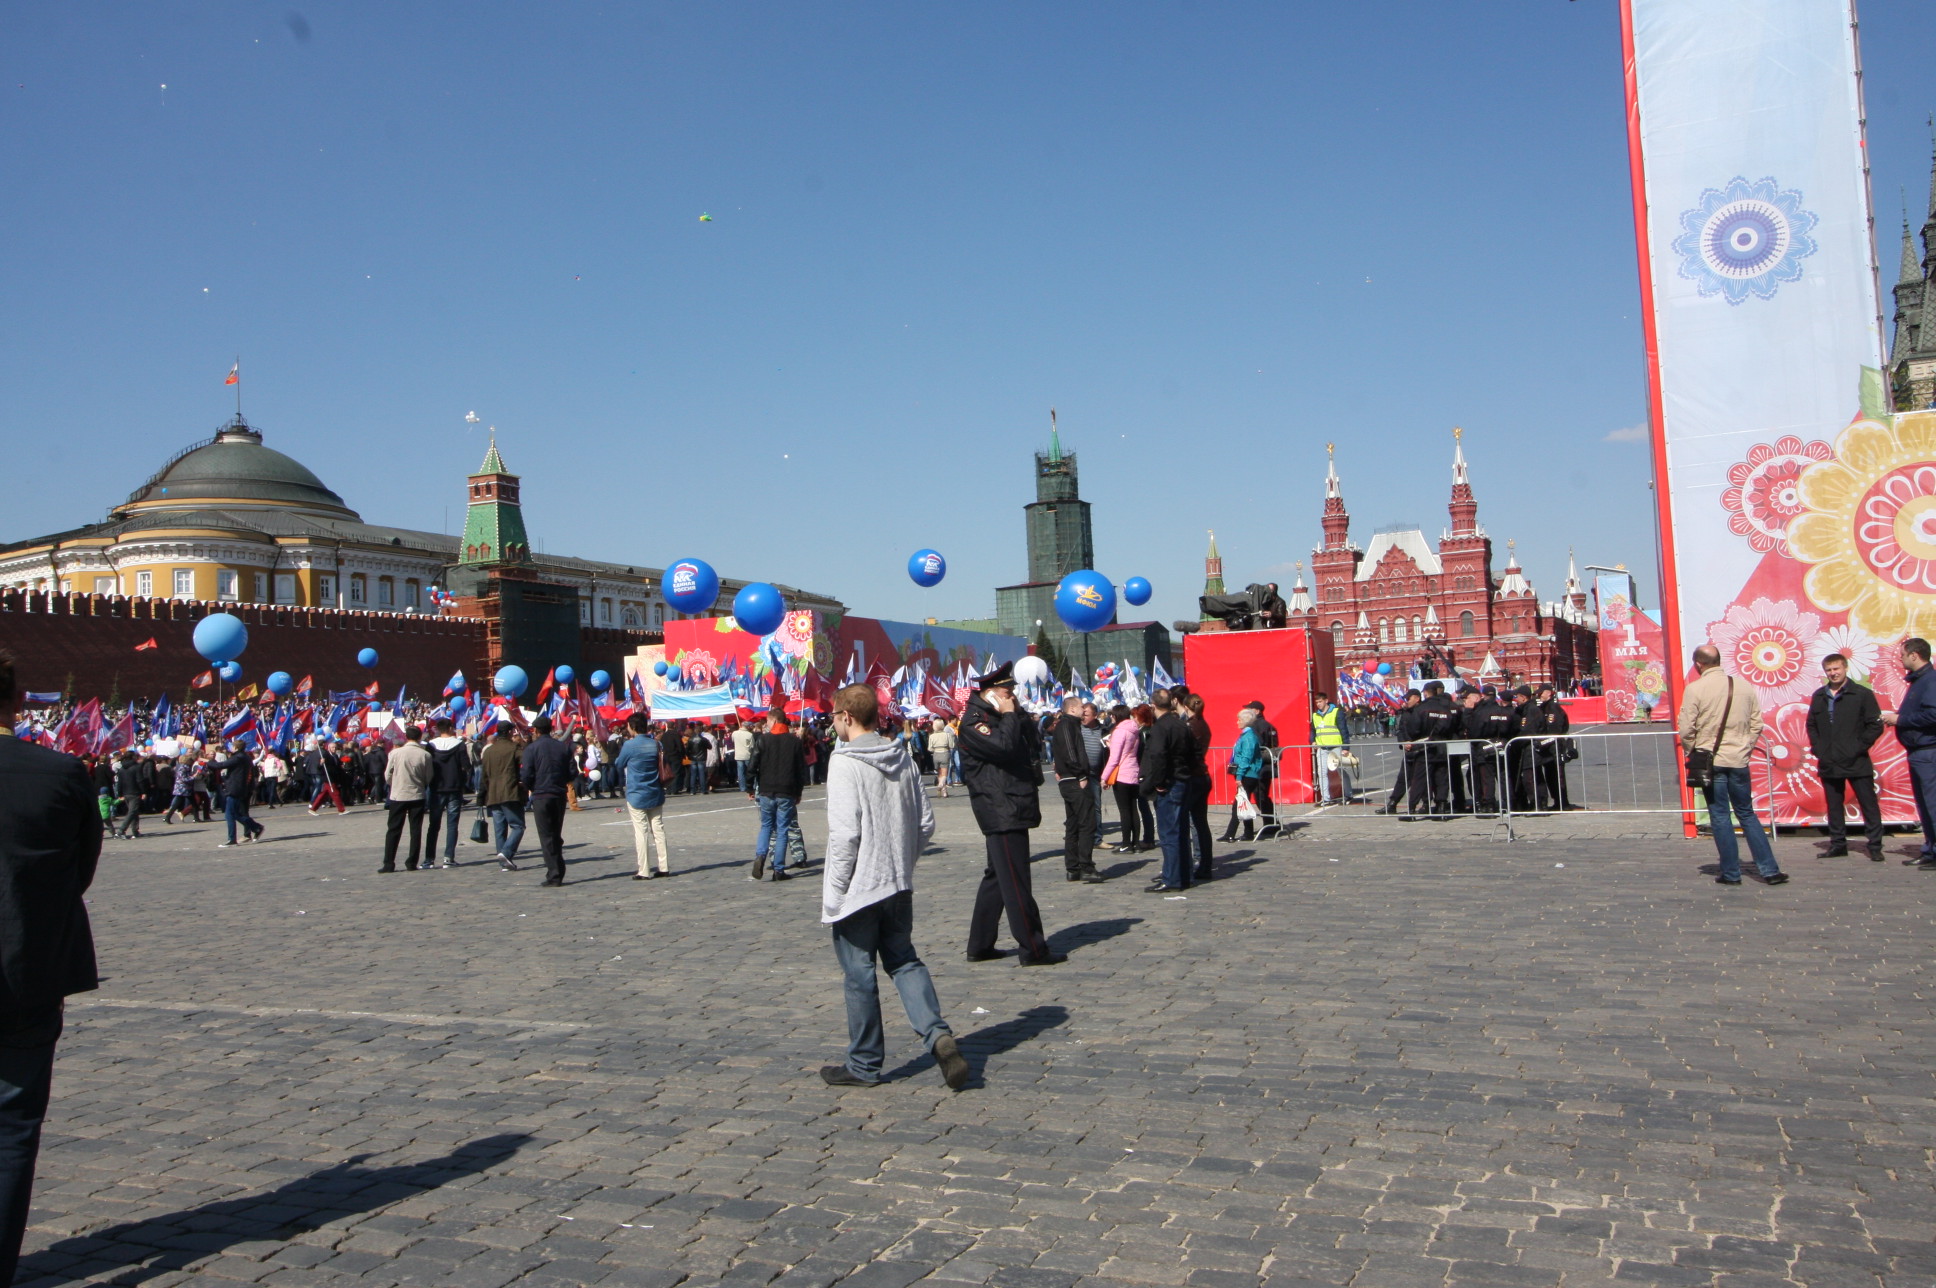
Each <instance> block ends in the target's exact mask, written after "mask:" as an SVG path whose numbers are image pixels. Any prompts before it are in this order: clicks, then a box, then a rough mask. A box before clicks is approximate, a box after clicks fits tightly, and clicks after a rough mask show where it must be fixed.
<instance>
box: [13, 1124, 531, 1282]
mask: <svg viewBox="0 0 1936 1288" xmlns="http://www.w3.org/2000/svg"><path fill="white" fill-rule="evenodd" d="M533 1139H534V1138H533V1137H532V1136H531V1135H530V1134H529V1133H527V1132H509V1133H506V1134H504V1135H500V1136H486V1137H483V1138H481V1139H479V1140H474V1141H472V1142H470V1143H469V1144H467V1145H460V1146H458V1147H457V1148H456V1149H455V1150H453V1151H452V1152H450V1153H449V1154H446V1155H444V1156H443V1157H442V1158H432V1159H428V1160H426V1161H424V1162H421V1163H408V1164H399V1165H397V1166H394V1167H363V1166H361V1165H360V1164H361V1163H362V1162H363V1160H364V1159H366V1158H368V1157H369V1155H367V1154H359V1155H357V1156H356V1157H355V1158H351V1159H349V1160H347V1161H345V1162H342V1163H338V1164H336V1165H335V1166H334V1167H326V1168H324V1169H323V1170H322V1171H320V1172H312V1173H310V1174H309V1175H308V1176H304V1177H301V1178H299V1179H297V1180H293V1181H290V1182H289V1183H288V1184H286V1185H281V1186H278V1187H277V1188H275V1189H273V1190H270V1191H268V1192H266V1193H263V1194H251V1195H249V1196H247V1197H245V1198H234V1199H223V1200H222V1201H221V1202H219V1203H208V1204H204V1205H203V1206H201V1207H198V1208H190V1209H188V1210H187V1211H184V1212H171V1213H169V1214H168V1215H166V1216H158V1217H153V1218H151V1219H149V1220H146V1221H136V1222H130V1223H128V1224H125V1225H113V1226H108V1227H107V1228H106V1229H102V1230H96V1231H95V1232H94V1233H92V1234H85V1235H79V1236H77V1237H75V1238H72V1239H62V1240H61V1241H60V1242H59V1243H56V1244H54V1245H52V1246H51V1247H47V1248H43V1249H41V1250H40V1251H38V1252H35V1253H33V1254H31V1255H29V1256H25V1257H22V1258H21V1259H20V1269H19V1273H18V1277H17V1279H16V1282H18V1283H22V1284H26V1283H34V1284H63V1283H72V1282H75V1281H77V1280H80V1279H87V1278H91V1277H94V1276H98V1275H104V1274H109V1273H114V1272H117V1271H118V1273H114V1282H115V1283H117V1284H138V1283H142V1282H145V1281H146V1280H149V1279H154V1278H158V1277H160V1276H162V1275H167V1274H173V1273H175V1272H177V1271H180V1270H184V1269H186V1268H187V1267H188V1266H189V1265H190V1264H192V1263H193V1262H196V1261H200V1260H202V1259H203V1258H205V1257H207V1256H210V1255H211V1254H213V1253H217V1252H221V1251H223V1250H225V1249H227V1248H231V1247H234V1246H235V1245H236V1244H238V1243H250V1242H254V1241H258V1240H262V1239H287V1238H289V1237H290V1236H291V1235H296V1234H302V1233H306V1232H307V1231H310V1230H315V1229H319V1228H321V1227H322V1226H324V1225H326V1224H328V1223H329V1222H331V1221H335V1220H338V1219H340V1218H342V1217H345V1216H352V1215H354V1214H356V1213H358V1212H373V1211H375V1210H376V1209H377V1208H380V1207H384V1206H386V1205H388V1204H391V1203H395V1202H397V1201H398V1200H399V1199H407V1198H411V1197H413V1196H415V1195H418V1194H422V1193H424V1192H426V1191H428V1190H434V1189H436V1188H437V1187H438V1186H440V1185H444V1184H446V1183H448V1182H450V1181H454V1180H456V1179H457V1178H458V1177H460V1176H470V1175H473V1174H475V1173H477V1172H482V1171H486V1170H488V1169H490V1168H493V1167H496V1166H497V1165H498V1164H500V1163H503V1162H505V1161H506V1160H508V1159H509V1158H510V1157H511V1156H512V1155H514V1154H516V1153H517V1152H518V1151H519V1150H520V1149H522V1148H523V1147H524V1146H525V1145H527V1144H528V1143H530V1142H531V1141H532V1140H533Z"/></svg>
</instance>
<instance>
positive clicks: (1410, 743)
mask: <svg viewBox="0 0 1936 1288" xmlns="http://www.w3.org/2000/svg"><path fill="white" fill-rule="evenodd" d="M1409 728H1410V734H1409V736H1408V737H1406V746H1405V768H1406V770H1407V777H1408V778H1409V779H1410V781H1411V789H1410V799H1409V800H1408V801H1407V802H1406V809H1407V811H1408V812H1409V813H1410V814H1412V815H1414V816H1416V815H1419V814H1423V813H1425V811H1426V802H1427V797H1428V794H1429V797H1430V809H1431V812H1432V813H1433V814H1434V815H1435V816H1438V817H1444V816H1446V815H1449V814H1450V813H1451V812H1452V802H1451V797H1450V789H1451V765H1450V763H1449V762H1448V760H1447V757H1446V752H1447V751H1448V748H1446V747H1445V746H1444V745H1443V744H1444V743H1447V742H1450V741H1451V740H1452V739H1454V738H1456V737H1458V735H1459V729H1460V719H1459V708H1458V704H1457V703H1455V702H1453V701H1452V699H1451V698H1449V697H1447V696H1446V693H1445V685H1443V684H1442V683H1440V682H1439V681H1437V680H1427V681H1426V682H1425V693H1424V696H1422V697H1421V698H1420V699H1419V702H1418V705H1417V706H1416V707H1413V708H1412V711H1411V724H1410V726H1409ZM1401 736H1404V735H1401ZM1414 755H1416V756H1417V757H1418V760H1417V762H1414V761H1413V759H1412V758H1413V756H1414ZM1420 771H1422V772H1420Z"/></svg>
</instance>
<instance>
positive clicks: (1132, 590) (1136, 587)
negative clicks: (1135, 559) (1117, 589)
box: [1123, 577, 1150, 608]
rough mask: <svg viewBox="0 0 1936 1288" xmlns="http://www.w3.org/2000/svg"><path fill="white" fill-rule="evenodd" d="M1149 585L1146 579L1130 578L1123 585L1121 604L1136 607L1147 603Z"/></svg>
mask: <svg viewBox="0 0 1936 1288" xmlns="http://www.w3.org/2000/svg"><path fill="white" fill-rule="evenodd" d="M1149 598H1150V584H1149V578H1147V577H1131V578H1130V579H1129V580H1128V581H1126V582H1124V583H1123V602H1124V603H1126V604H1131V605H1134V606H1136V607H1139V608H1140V607H1141V606H1143V605H1144V604H1147V603H1149Z"/></svg>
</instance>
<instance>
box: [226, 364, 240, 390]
mask: <svg viewBox="0 0 1936 1288" xmlns="http://www.w3.org/2000/svg"><path fill="white" fill-rule="evenodd" d="M222 383H223V384H225V385H239V384H241V383H242V364H241V363H239V362H238V363H236V364H235V365H234V366H233V367H230V368H229V378H228V379H227V380H224V381H223V382H222Z"/></svg>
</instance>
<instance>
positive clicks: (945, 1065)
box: [934, 1033, 969, 1091]
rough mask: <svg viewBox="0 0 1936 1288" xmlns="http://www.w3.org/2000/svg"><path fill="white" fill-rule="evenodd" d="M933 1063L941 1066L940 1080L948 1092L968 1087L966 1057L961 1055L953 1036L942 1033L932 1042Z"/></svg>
mask: <svg viewBox="0 0 1936 1288" xmlns="http://www.w3.org/2000/svg"><path fill="white" fill-rule="evenodd" d="M934 1062H935V1063H936V1064H938V1065H940V1066H941V1080H942V1081H943V1082H945V1083H947V1084H948V1090H950V1091H960V1090H961V1089H962V1088H963V1087H965V1086H967V1085H968V1075H969V1068H968V1057H966V1056H964V1055H962V1054H961V1048H960V1047H959V1046H958V1045H956V1043H955V1035H954V1034H952V1033H943V1034H942V1035H941V1036H940V1037H938V1038H936V1039H935V1040H934Z"/></svg>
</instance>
